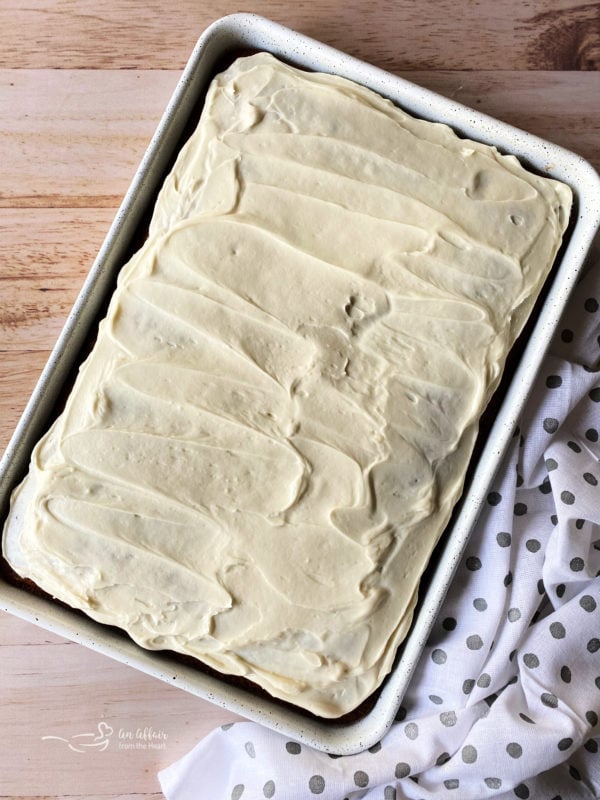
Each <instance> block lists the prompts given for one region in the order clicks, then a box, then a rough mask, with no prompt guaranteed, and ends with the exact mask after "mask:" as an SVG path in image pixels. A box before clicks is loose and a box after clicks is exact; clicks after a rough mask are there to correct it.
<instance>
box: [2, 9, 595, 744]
mask: <svg viewBox="0 0 600 800" xmlns="http://www.w3.org/2000/svg"><path fill="white" fill-rule="evenodd" d="M248 50H252V51H256V50H266V51H269V52H271V53H273V54H274V55H275V56H278V57H280V58H282V59H283V60H286V61H288V62H290V63H292V64H294V65H296V66H299V67H304V68H306V69H310V70H317V71H322V72H331V73H335V74H338V75H342V76H344V77H346V78H349V79H351V80H354V81H356V82H358V83H361V84H363V85H365V86H367V87H369V88H370V89H373V90H374V91H376V92H378V93H380V94H382V95H384V96H386V97H388V98H389V99H391V100H392V101H393V102H395V103H396V104H398V105H399V106H401V107H402V108H404V109H405V110H406V111H408V112H409V113H412V114H413V115H414V116H417V117H421V118H423V119H427V120H431V121H436V122H442V123H446V124H448V125H450V126H451V127H452V128H453V129H454V130H455V131H456V132H457V133H458V134H459V135H461V136H465V137H468V138H472V139H476V140H479V141H482V142H485V143H487V144H493V145H496V146H497V147H498V149H499V150H500V151H502V152H507V153H512V154H514V155H516V156H518V157H519V158H520V159H521V160H522V161H523V163H524V164H525V165H526V166H529V167H530V168H533V169H534V170H536V171H538V172H540V173H544V174H547V175H549V176H551V177H553V178H557V179H559V180H562V181H564V182H566V183H568V184H569V185H570V186H571V188H572V189H573V191H574V195H575V206H574V211H573V214H572V217H573V218H572V221H571V226H570V229H569V232H568V236H567V240H566V242H565V245H564V246H563V248H562V250H561V253H560V263H559V264H558V265H557V266H556V267H555V269H554V271H553V276H554V277H553V279H552V282H551V286H550V287H549V289H548V290H547V293H546V294H545V299H544V302H543V305H542V306H541V308H539V309H538V310H537V311H536V319H535V324H534V326H533V327H530V329H529V330H528V334H527V341H526V342H525V346H524V347H523V351H522V354H521V356H520V360H519V363H518V365H517V366H516V368H515V369H514V372H512V374H511V380H510V382H509V385H508V387H507V388H506V389H505V390H504V391H503V395H502V400H501V403H500V405H499V407H498V408H497V409H496V408H495V409H494V413H495V418H494V421H493V424H492V425H491V427H490V428H489V430H488V431H487V432H486V440H485V443H484V444H483V445H482V446H480V448H479V450H480V452H479V455H478V458H477V462H476V468H475V469H473V470H472V471H471V476H470V478H469V481H468V484H467V488H466V491H465V493H464V495H463V498H462V500H461V503H460V510H459V511H458V513H456V514H455V515H454V518H453V521H452V524H451V526H450V527H449V528H448V529H447V530H446V532H445V534H444V535H443V537H442V540H441V542H440V544H438V546H437V548H436V551H435V554H434V557H433V559H432V564H431V566H430V568H429V569H428V571H427V573H426V576H425V578H424V580H423V581H422V584H421V592H420V595H421V596H420V600H419V604H418V607H417V611H416V615H415V619H414V623H413V626H412V629H411V632H410V634H409V636H408V638H407V639H406V641H405V642H404V644H403V645H402V647H401V648H400V651H399V653H398V656H397V658H396V662H395V666H394V669H393V671H392V673H391V674H390V676H389V677H388V678H387V679H386V681H385V682H384V685H383V688H382V689H381V691H380V692H379V694H378V696H377V699H376V701H375V703H374V705H373V706H372V708H371V710H370V711H368V712H367V713H366V714H365V715H364V716H362V718H360V719H357V720H354V721H351V722H347V721H344V722H340V721H338V722H336V721H331V720H319V719H315V718H314V717H312V716H310V715H307V714H305V713H304V712H302V711H296V710H293V709H290V708H289V707H287V706H282V705H281V704H279V703H277V702H276V701H271V700H270V699H266V698H263V697H262V696H256V695H255V694H254V693H252V692H249V691H247V690H246V689H244V688H240V687H238V686H235V685H233V686H232V685H229V684H228V683H226V682H224V681H223V680H221V679H220V677H219V676H212V675H210V674H205V673H203V672H201V671H200V670H198V669H196V668H194V667H192V666H188V665H186V664H183V663H182V662H181V661H180V660H177V659H175V658H174V657H172V656H171V655H169V654H165V653H161V652H150V651H146V650H143V649H142V648H140V647H138V646H137V645H135V644H134V643H133V641H131V640H129V639H128V638H127V637H125V636H123V635H120V634H118V633H115V632H114V631H113V630H112V629H111V628H109V627H105V626H102V625H99V624H97V623H95V622H94V621H93V620H91V619H89V618H87V617H85V615H82V614H80V613H79V612H75V611H72V610H70V609H67V608H64V607H62V606H61V605H59V604H57V603H53V602H52V601H49V600H47V599H45V598H44V597H39V596H36V595H35V594H32V593H30V592H28V591H26V590H24V589H22V588H20V587H18V586H15V585H13V584H12V583H11V582H10V581H9V580H8V579H5V578H4V577H2V575H1V573H0V607H1V608H2V609H4V610H5V611H8V612H10V613H12V614H15V615H17V616H19V617H21V618H23V619H25V620H28V621H30V622H33V623H36V624H39V625H41V626H43V627H45V628H47V629H48V630H51V631H53V632H55V633H57V634H59V635H62V636H64V637H66V638H69V639H71V640H74V641H79V642H81V643H82V644H85V645H87V646H88V647H91V648H93V649H95V650H97V651H99V652H101V653H104V654H105V655H108V656H111V657H112V658H115V659H117V660H119V661H122V662H123V663H125V664H128V665H130V666H133V667H136V668H137V669H140V670H141V671H143V672H145V673H148V674H150V675H153V676H155V677H157V678H159V679H162V680H164V681H166V682H168V683H170V684H173V685H176V686H179V687H181V688H182V689H184V690H186V691H188V692H191V693H192V694H195V695H198V696H200V697H203V698H205V699H208V700H210V701H212V702H214V703H216V704H218V705H220V706H222V707H224V708H228V709H230V710H232V711H234V712H237V713H239V714H241V715H243V716H245V717H246V718H248V719H252V720H255V721H257V722H259V723H262V724H264V725H266V726H268V727H270V728H273V729H275V730H278V731H281V732H282V733H285V734H286V735H287V736H289V737H291V738H293V739H295V740H297V741H300V742H303V743H305V744H308V745H311V746H313V747H316V748H318V749H321V750H323V751H327V752H333V753H338V754H350V753H355V752H359V751H361V750H363V749H366V748H368V747H370V746H371V745H373V744H375V743H376V742H377V741H379V740H380V739H381V737H382V736H383V735H384V734H385V732H386V731H387V730H388V728H389V727H390V725H391V724H392V722H393V720H394V717H395V715H396V713H397V710H398V708H399V705H400V702H401V700H402V696H403V694H404V692H405V689H406V687H407V685H408V682H409V680H410V678H411V675H412V674H413V671H414V668H415V665H416V663H417V661H418V659H419V657H420V654H421V652H422V650H423V647H424V645H425V643H426V640H427V637H428V634H429V631H430V629H431V625H432V623H433V621H434V620H435V617H436V615H437V612H438V610H439V608H440V605H441V603H442V601H443V599H444V595H445V593H446V590H447V588H448V586H449V583H450V581H451V579H452V576H453V573H454V570H455V567H456V565H457V563H458V561H459V560H460V558H461V556H462V553H463V551H464V548H465V545H466V543H467V540H468V537H469V534H470V532H471V530H472V528H473V526H474V524H475V522H476V519H477V515H478V513H479V510H480V508H481V505H482V503H483V501H484V499H485V497H486V495H487V493H488V491H489V486H490V483H491V481H492V479H493V477H494V473H495V472H496V469H497V467H498V465H499V462H500V460H501V457H502V455H503V453H504V450H505V448H506V446H507V443H508V440H509V439H510V437H511V436H512V434H513V431H514V427H515V424H516V421H517V419H518V417H519V415H520V412H521V409H522V407H523V405H524V403H525V400H526V398H527V396H528V393H529V391H530V388H531V385H532V383H533V381H534V379H535V376H536V373H537V371H538V368H539V366H540V363H541V360H542V358H543V356H544V353H545V350H546V348H547V346H548V343H549V340H550V337H551V335H552V333H553V331H554V329H555V328H556V326H557V325H558V322H559V319H560V315H561V312H562V310H563V308H564V306H565V305H566V303H567V300H568V298H569V294H570V291H571V288H572V286H573V285H574V283H575V281H576V280H577V277H578V274H579V272H580V270H581V267H582V265H583V262H584V259H585V255H586V253H587V251H588V248H589V246H590V244H591V242H592V239H593V237H594V234H595V232H596V230H597V228H598V225H599V222H600V180H599V178H598V176H597V174H596V173H595V171H594V170H593V169H592V167H591V166H590V165H589V164H588V163H587V162H586V161H584V160H583V159H582V158H580V157H579V156H577V155H575V154H573V153H570V152H568V151H566V150H564V149H563V148H560V147H557V146H555V145H552V144H550V143H549V142H546V141H543V140H541V139H539V138H537V137H534V136H532V135H530V134H528V133H525V132H523V131H521V130H518V129H516V128H514V127H512V126H509V125H506V124H504V123H501V122H498V121H497V120H495V119H492V118H490V117H488V116H486V115H483V114H480V113H478V112H475V111H473V110H471V109H469V108H466V107H464V106H462V105H460V104H458V103H456V102H454V101H451V100H448V99H446V98H444V97H441V96H439V95H437V94H435V93H433V92H430V91H428V90H425V89H422V88H420V87H418V86H415V85H414V84H412V83H410V82H408V81H406V80H403V79H400V78H398V77H395V76H393V75H391V74H389V73H386V72H384V71H382V70H380V69H377V68H375V67H373V66H370V65H368V64H365V63H364V62H361V61H359V60H357V59H355V58H352V57H350V56H348V55H346V54H344V53H341V52H339V51H337V50H335V49H333V48H331V47H328V46H326V45H323V44H321V43H319V42H316V41H314V40H312V39H309V38H308V37H306V36H302V35H299V34H297V33H295V32H293V31H291V30H289V29H287V28H284V27H282V26H281V25H278V24H275V23H273V22H271V21H269V20H266V19H264V18H262V17H258V16H256V15H253V14H233V15H230V16H227V17H223V18H222V19H220V20H217V21H216V22H215V23H213V24H212V25H211V26H210V27H209V28H207V30H206V31H205V32H204V33H203V35H202V36H201V37H200V39H199V40H198V43H197V45H196V47H195V49H194V51H193V53H192V55H191V57H190V60H189V62H188V64H187V66H186V69H185V71H184V73H183V75H182V77H181V80H180V82H179V84H178V86H177V88H176V90H175V93H174V95H173V97H172V99H171V101H170V103H169V105H168V107H167V109H166V112H165V114H164V115H163V118H162V120H161V122H160V124H159V126H158V129H157V131H156V133H155V135H154V137H153V139H152V141H151V143H150V145H149V147H148V150H147V152H146V154H145V156H144V159H143V161H142V163H141V165H140V167H139V169H138V171H137V172H136V174H135V177H134V179H133V182H132V184H131V186H130V188H129V190H128V192H127V194H126V196H125V198H124V201H123V203H122V205H121V207H120V209H119V211H118V213H117V216H116V218H115V220H114V222H113V224H112V226H111V228H110V230H109V232H108V235H107V237H106V239H105V241H104V244H103V245H102V248H101V250H100V252H99V254H98V256H97V258H96V260H95V262H94V264H93V266H92V269H91V271H90V274H89V276H88V278H87V280H86V282H85V284H84V286H83V289H82V291H81V293H80V295H79V297H78V299H77V301H76V303H75V306H74V308H73V310H72V312H71V314H70V315H69V318H68V320H67V323H66V325H65V327H64V329H63V332H62V334H61V336H60V338H59V340H58V342H57V344H56V347H55V348H54V350H53V352H52V354H51V357H50V359H49V361H48V364H47V365H46V367H45V369H44V371H43V373H42V376H41V378H40V380H39V382H38V384H37V386H36V388H35V390H34V393H33V395H32V397H31V399H30V401H29V403H28V405H27V408H26V410H25V412H24V414H23V416H22V418H21V421H20V423H19V425H18V427H17V429H16V431H15V433H14V436H13V437H12V439H11V441H10V444H9V446H8V449H7V451H6V453H5V454H4V457H3V459H2V461H1V462H0V520H3V519H4V518H5V516H6V513H7V511H8V503H9V497H10V493H11V492H12V490H13V489H14V488H15V486H16V485H17V483H18V482H19V481H20V480H21V479H22V478H23V477H24V475H25V474H26V472H27V469H28V465H29V459H30V454H31V451H32V448H33V446H34V445H35V443H36V442H37V440H38V439H39V437H40V436H41V435H42V434H43V433H44V432H45V430H46V428H47V426H48V424H49V421H50V419H51V416H52V414H54V413H55V408H56V403H57V400H58V398H59V397H60V396H61V394H62V393H63V392H64V387H65V386H67V385H68V381H69V376H70V375H71V373H72V371H73V369H74V367H76V366H77V365H78V364H79V363H80V361H81V358H82V350H83V348H84V345H85V342H86V340H87V339H88V338H89V337H90V336H91V335H92V334H93V331H94V330H95V326H96V324H97V321H98V315H99V313H101V311H102V309H103V308H104V307H105V304H106V300H107V297H108V296H109V295H110V294H111V292H112V290H113V288H114V285H115V281H116V276H117V273H118V270H119V269H120V267H121V266H122V265H123V264H124V263H125V261H126V259H127V257H128V255H129V254H130V253H131V252H132V251H133V250H134V249H135V248H136V246H137V243H138V241H139V232H140V230H142V229H143V225H144V220H147V218H148V215H149V214H150V213H151V211H152V207H153V204H154V200H155V198H156V194H157V191H158V189H159V188H160V185H161V184H162V181H163V180H164V177H165V174H166V172H167V171H168V170H169V168H170V166H171V165H172V163H173V161H174V158H175V155H176V153H177V152H178V149H179V147H180V146H181V143H182V141H183V140H184V138H185V135H186V132H189V130H190V126H191V125H192V124H193V122H194V121H195V120H196V119H197V116H198V109H199V107H201V104H202V100H203V96H204V93H205V91H206V88H207V86H208V84H209V82H210V80H211V78H212V76H213V75H214V74H215V72H216V71H218V69H220V67H221V66H222V65H223V64H225V65H226V64H227V63H228V62H229V61H231V60H232V59H233V58H234V57H235V56H236V55H237V54H238V53H240V52H244V51H248Z"/></svg>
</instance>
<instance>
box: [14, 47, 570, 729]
mask: <svg viewBox="0 0 600 800" xmlns="http://www.w3.org/2000/svg"><path fill="white" fill-rule="evenodd" d="M570 203H571V195H570V191H569V189H568V188H567V187H566V186H564V185H562V184H560V183H557V182H556V181H553V180H549V179H547V178H542V177H539V176H537V175H534V174H532V173H530V172H528V171H526V170H525V169H524V168H523V167H521V165H520V164H519V162H518V161H517V159H515V158H514V157H511V156H503V155H500V154H499V153H498V152H497V151H496V150H495V149H494V148H492V147H489V146H487V145H483V144H480V143H477V142H469V141H465V140H462V139H459V138H458V137H457V136H456V135H455V134H454V133H453V132H452V131H451V130H450V129H449V128H447V127H445V126H444V125H439V124H434V123H428V122H424V121H421V120H416V119H414V118H412V117H410V116H409V115H407V114H406V113H404V112H403V111H402V110H400V109H398V108H396V107H395V106H393V105H392V104H391V103H390V102H388V101H387V100H384V99H382V98H381V97H378V96H377V95H375V94H374V93H372V92H370V91H368V90H366V89H363V88H361V87H359V86H357V85H354V84H352V83H350V82H348V81H346V80H344V79H341V78H337V77H333V76H329V75H320V74H313V73H304V72H301V71H298V70H296V69H293V68H291V67H288V66H285V65H283V64H281V63H279V62H278V61H277V60H276V59H274V58H273V57H272V56H269V55H267V54H257V55H255V56H251V57H248V58H243V59H239V60H238V61H236V62H235V63H234V64H233V65H232V66H231V67H230V68H229V69H228V70H227V71H225V72H224V73H222V74H221V75H219V76H217V77H216V78H215V80H214V81H213V83H212V85H211V87H210V89H209V91H208V95H207V98H206V103H205V108H204V111H203V114H202V118H201V120H200V124H199V126H198V129H197V130H196V132H195V133H194V134H193V135H192V137H191V138H190V140H189V141H188V143H187V144H186V145H185V146H184V147H183V149H182V150H181V152H180V154H179V157H178V159H177V162H176V164H175V167H174V169H173V171H172V173H171V175H170V176H169V177H168V178H167V180H166V182H165V184H164V186H163V188H162V190H161V193H160V195H159V198H158V201H157V203H156V207H155V210H154V215H153V218H152V222H151V226H150V234H149V237H148V239H147V241H146V243H145V244H144V246H143V247H142V248H141V249H140V251H139V252H138V253H137V254H136V255H135V256H134V257H133V258H132V259H131V261H130V262H129V263H128V264H127V265H126V266H125V267H124V268H123V270H122V272H121V275H120V278H119V282H118V287H117V289H116V291H115V293H114V295H113V298H112V300H111V304H110V307H109V310H108V314H107V317H106V319H105V320H104V321H103V323H102V324H101V326H100V330H99V335H98V339H97V343H96V345H95V347H94V350H93V352H92V353H91V355H90V356H89V358H88V359H87V361H86V363H85V364H84V366H83V367H82V369H81V371H80V374H79V377H78V380H77V382H76V385H75V388H74V390H73V392H72V394H71V396H70V398H69V400H68V402H67V406H66V408H65V411H64V412H63V414H62V415H61V416H60V417H59V418H58V420H57V421H56V422H55V423H54V425H53V426H52V428H51V430H50V431H49V433H48V434H47V435H46V436H45V437H44V438H43V439H42V440H41V442H40V443H39V444H38V446H37V447H36V449H35V451H34V454H33V458H32V464H31V470H30V473H29V476H28V477H27V478H26V480H25V482H24V483H23V484H22V485H21V487H20V488H19V489H18V491H17V492H16V493H15V496H14V498H13V511H12V515H11V517H10V518H9V520H8V523H7V528H6V532H5V536H4V553H5V555H6V557H7V559H8V560H9V562H10V563H11V564H12V566H13V567H14V569H15V570H16V571H17V572H19V574H21V575H23V576H27V577H29V578H31V579H32V580H34V581H35V582H36V583H38V584H39V586H41V587H42V588H44V589H45V590H46V591H48V592H50V593H51V594H53V595H54V596H56V597H58V598H60V599H61V600H63V601H65V602H66V603H69V604H70V605H72V606H75V607H77V608H81V609H83V610H84V611H86V612H87V613H88V614H89V615H90V616H91V617H93V618H94V619H96V620H98V621H100V622H105V623H110V624H115V625H119V626H120V627H122V628H123V629H125V630H126V631H128V633H129V634H130V635H131V636H132V637H133V639H134V640H135V641H136V642H138V643H139V644H140V645H142V646H143V647H146V648H151V649H162V648H167V649H173V650H176V651H179V652H182V653H185V654H188V655H192V656H195V657H197V658H199V659H200V660H202V661H203V662H205V663H206V664H208V665H209V666H211V667H214V668H216V669H217V670H220V671H222V672H227V673H231V674H235V675H244V676H246V677H249V678H250V679H251V680H253V681H255V682H256V683H257V684H259V685H260V686H262V687H263V688H265V689H266V690H267V691H268V692H270V693H271V694H273V695H275V696H276V697H279V698H283V699H285V700H288V701H289V702H291V703H294V704H296V705H297V706H300V707H302V708H305V709H308V710H310V711H312V712H314V713H316V714H318V715H321V716H324V717H336V716H340V715H341V714H343V713H345V712H347V711H349V710H351V709H353V708H355V707H356V706H357V705H359V704H360V702H361V701H362V700H363V699H364V698H365V697H366V696H368V695H369V694H370V693H371V692H372V691H373V690H374V689H375V688H376V687H377V686H378V685H379V684H380V683H381V681H382V680H383V678H384V677H385V675H386V673H387V672H388V671H389V669H390V668H391V664H392V661H393V658H394V654H395V651H396V648H397V646H398V644H399V643H400V642H401V641H402V639H403V637H404V636H405V634H406V631H407V629H408V626H409V625H410V621H411V616H412V612H413V608H414V604H415V601H416V594H417V589H418V583H419V579H420V576H421V574H422V572H423V570H424V568H425V565H426V563H427V560H428V558H429V557H430V554H431V552H432V549H433V547H434V546H435V543H436V541H437V539H438V537H439V536H440V534H441V532H442V531H443V529H444V526H445V525H446V523H447V521H448V519H449V516H450V513H451V510H452V507H453V505H454V503H455V502H456V500H457V499H458V497H459V495H460V492H461V489H462V484H463V481H464V475H465V472H466V468H467V465H468V462H469V458H470V455H471V451H472V447H473V443H474V439H475V435H476V430H477V422H478V419H479V417H480V415H481V413H482V411H483V409H484V408H485V406H486V404H487V402H488V400H489V398H490V396H491V394H492V392H493V390H494V388H495V386H496V385H497V383H498V380H499V377H500V374H501V371H502V367H503V364H504V360H505V357H506V355H507V353H508V351H509V349H510V347H511V345H512V343H513V342H514V340H515V338H516V336H517V334H518V332H519V330H520V329H521V327H522V324H523V322H524V320H525V318H526V316H527V314H528V312H529V311H530V309H531V308H532V306H533V303H534V301H535V298H536V297H537V295H538V293H539V290H540V288H541V286H542V284H543V282H544V280H545V277H546V275H547V273H548V271H549V269H550V267H551V264H552V261H553V259H554V257H555V254H556V252H557V249H558V247H559V245H560V242H561V237H562V234H563V231H564V228H565V225H566V222H567V219H568V215H569V209H570Z"/></svg>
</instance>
